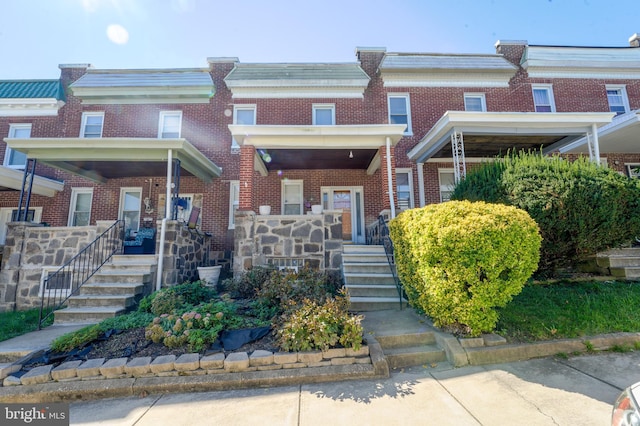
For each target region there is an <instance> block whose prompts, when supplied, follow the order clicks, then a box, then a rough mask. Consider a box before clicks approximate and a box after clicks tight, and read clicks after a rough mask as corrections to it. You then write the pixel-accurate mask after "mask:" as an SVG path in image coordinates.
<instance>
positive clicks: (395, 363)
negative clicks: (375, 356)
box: [382, 345, 447, 368]
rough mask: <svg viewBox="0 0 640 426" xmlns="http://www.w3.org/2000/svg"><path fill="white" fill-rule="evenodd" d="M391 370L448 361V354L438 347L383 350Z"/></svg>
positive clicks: (427, 346)
mask: <svg viewBox="0 0 640 426" xmlns="http://www.w3.org/2000/svg"><path fill="white" fill-rule="evenodd" d="M382 352H383V353H384V357H385V358H386V359H387V363H388V364H389V368H403V367H413V366H417V365H429V364H433V363H439V362H444V361H447V354H446V352H445V351H444V350H443V349H440V348H439V347H437V346H436V345H425V346H414V347H403V348H393V349H382Z"/></svg>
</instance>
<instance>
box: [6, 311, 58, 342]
mask: <svg viewBox="0 0 640 426" xmlns="http://www.w3.org/2000/svg"><path fill="white" fill-rule="evenodd" d="M39 315H40V309H39V308H35V309H29V310H28V311H17V312H1V313H0V342H2V341H4V340H8V339H11V338H12V337H16V336H20V335H22V334H25V333H28V332H30V331H34V330H37V329H38V318H39ZM52 321H53V317H52V318H51V319H50V320H49V321H47V323H45V326H47V325H51V322H52Z"/></svg>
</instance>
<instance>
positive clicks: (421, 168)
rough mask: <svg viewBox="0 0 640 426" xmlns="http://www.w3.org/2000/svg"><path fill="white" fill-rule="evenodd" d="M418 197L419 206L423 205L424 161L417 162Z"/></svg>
mask: <svg viewBox="0 0 640 426" xmlns="http://www.w3.org/2000/svg"><path fill="white" fill-rule="evenodd" d="M417 166H418V198H419V200H420V207H424V163H418V164H417Z"/></svg>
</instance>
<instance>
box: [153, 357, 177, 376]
mask: <svg viewBox="0 0 640 426" xmlns="http://www.w3.org/2000/svg"><path fill="white" fill-rule="evenodd" d="M175 361H176V356H175V355H162V356H159V357H157V358H156V359H154V360H153V362H152V363H151V365H150V366H149V367H150V368H151V372H153V373H162V372H165V371H173V363H174V362H175Z"/></svg>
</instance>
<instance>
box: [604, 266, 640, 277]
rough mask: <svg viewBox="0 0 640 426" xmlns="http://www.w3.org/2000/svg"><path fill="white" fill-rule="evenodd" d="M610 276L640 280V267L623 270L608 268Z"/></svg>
mask: <svg viewBox="0 0 640 426" xmlns="http://www.w3.org/2000/svg"><path fill="white" fill-rule="evenodd" d="M610 271H611V275H613V276H614V277H617V278H625V279H628V280H640V266H628V267H625V268H610Z"/></svg>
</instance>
